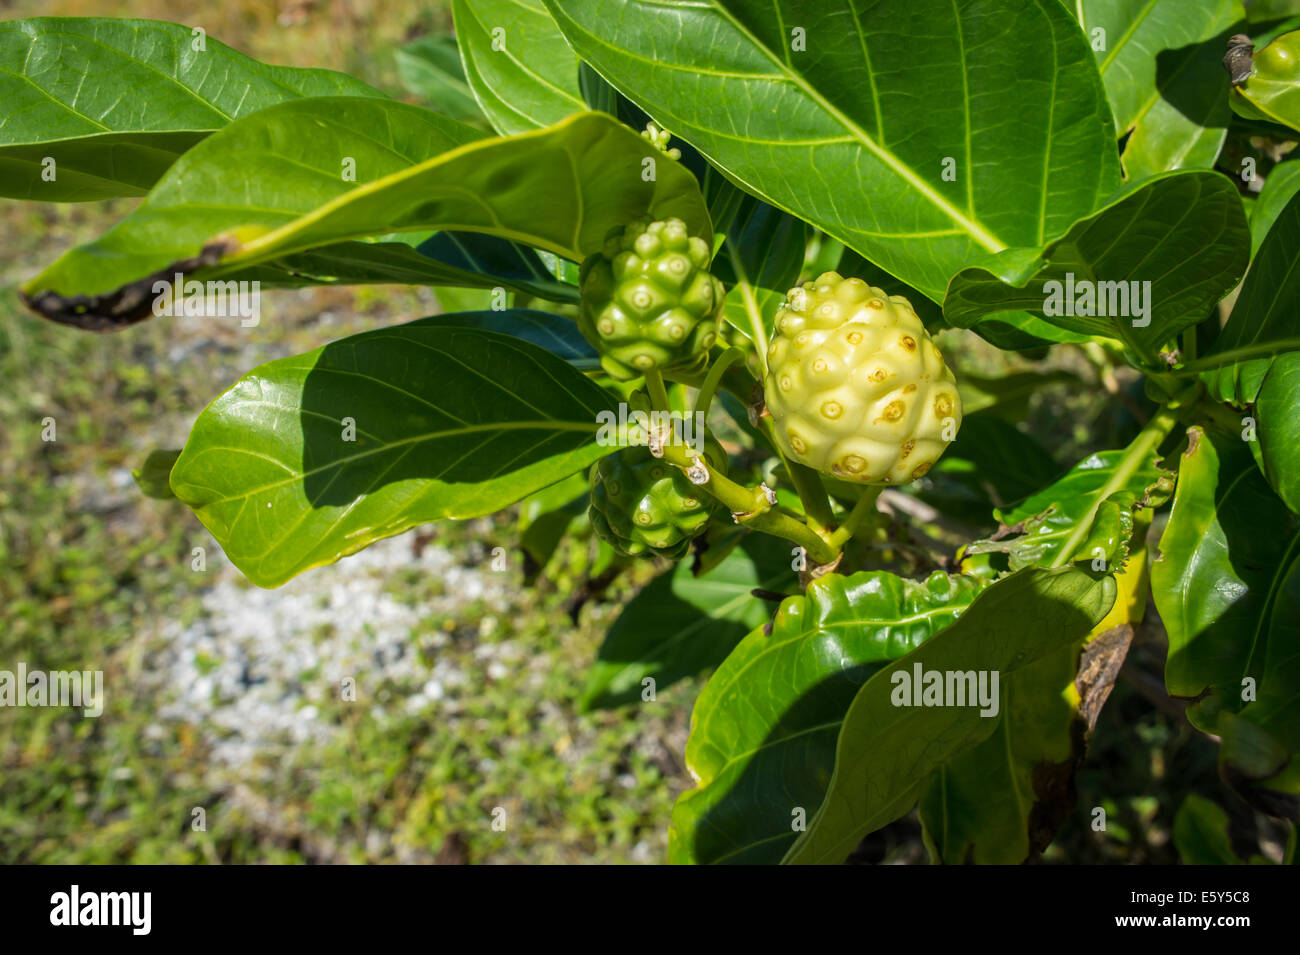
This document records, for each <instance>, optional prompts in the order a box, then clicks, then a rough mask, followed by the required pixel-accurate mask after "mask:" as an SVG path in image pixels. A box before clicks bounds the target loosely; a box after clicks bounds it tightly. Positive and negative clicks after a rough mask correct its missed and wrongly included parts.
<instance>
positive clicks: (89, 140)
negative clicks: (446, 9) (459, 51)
mask: <svg viewBox="0 0 1300 955" xmlns="http://www.w3.org/2000/svg"><path fill="white" fill-rule="evenodd" d="M196 42H197V41H196V38H195V37H194V35H193V33H192V31H191V30H190V28H189V27H184V26H180V25H179V24H175V23H162V22H160V21H156V20H116V19H114V20H109V19H94V18H80V17H61V18H47V17H41V18H37V19H31V20H10V21H8V22H5V23H0V102H2V103H4V121H3V122H0V196H6V197H9V198H13V199H39V200H41V201H44V202H84V201H87V200H91V199H110V198H113V197H115V196H142V195H144V194H145V193H146V192H148V191H149V189H150V188H151V187H152V186H153V184H154V183H155V182H157V181H158V179H159V178H161V176H162V175H163V173H164V172H166V171H167V168H168V167H169V166H170V165H171V164H172V163H173V162H175V161H176V158H177V157H178V156H180V155H181V154H182V153H183V152H185V151H186V150H187V149H189V148H190V147H191V146H193V145H194V144H195V143H197V142H199V141H200V140H202V139H203V138H204V137H205V136H207V135H208V134H209V133H211V132H212V131H214V130H217V129H220V128H222V127H223V126H225V125H227V124H228V123H230V122H232V121H234V120H236V119H239V118H240V117H241V116H247V115H248V114H250V113H253V112H256V111H257V110H259V109H264V108H265V107H267V106H271V105H273V104H275V103H280V102H283V101H285V100H289V99H296V98H298V97H302V96H376V97H378V96H382V95H383V94H382V93H380V92H379V91H378V90H375V89H372V88H371V87H369V86H367V85H366V84H365V83H362V82H361V81H360V80H356V79H353V78H352V77H350V76H347V75H345V74H343V73H335V72H334V71H332V70H303V69H294V68H291V67H284V66H268V65H267V64H265V63H259V62H257V61H256V60H252V59H249V58H248V57H246V56H244V55H243V54H242V53H238V52H236V51H235V50H232V49H231V48H230V47H228V46H226V45H225V44H224V43H220V42H218V41H217V40H214V39H212V38H211V37H206V36H205V37H203V38H202V46H203V48H202V49H195V45H196ZM47 157H49V158H52V159H53V160H54V161H55V179H54V180H53V181H51V182H46V181H45V179H44V178H43V175H42V174H43V172H44V169H45V167H44V165H43V164H44V162H45V160H46V158H47Z"/></svg>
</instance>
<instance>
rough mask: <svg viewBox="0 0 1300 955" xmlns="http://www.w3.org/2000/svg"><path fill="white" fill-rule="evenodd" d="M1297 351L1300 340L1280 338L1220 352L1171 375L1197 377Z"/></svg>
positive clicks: (1183, 366)
mask: <svg viewBox="0 0 1300 955" xmlns="http://www.w3.org/2000/svg"><path fill="white" fill-rule="evenodd" d="M1297 349H1300V338H1279V339H1277V340H1276V341H1272V342H1264V343H1261V344H1258V345H1246V346H1244V347H1242V348H1234V349H1232V350H1231V351H1225V352H1219V353H1218V354H1217V355H1207V356H1206V357H1204V358H1201V359H1198V360H1196V361H1190V362H1188V363H1187V364H1185V365H1181V366H1179V367H1178V368H1175V369H1174V370H1173V371H1171V372H1170V374H1171V375H1179V376H1185V375H1196V374H1200V373H1201V372H1203V371H1209V370H1211V369H1213V368H1222V367H1223V366H1224V365H1232V364H1235V363H1236V362H1239V361H1241V360H1243V359H1246V358H1266V357H1267V356H1269V355H1277V354H1280V353H1281V352H1286V351H1295V350H1297Z"/></svg>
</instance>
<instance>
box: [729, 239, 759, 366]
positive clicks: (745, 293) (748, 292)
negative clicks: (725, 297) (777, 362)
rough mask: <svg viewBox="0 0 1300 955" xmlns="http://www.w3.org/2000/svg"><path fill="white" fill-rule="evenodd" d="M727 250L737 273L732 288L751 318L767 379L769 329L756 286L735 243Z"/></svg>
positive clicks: (755, 348)
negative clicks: (757, 295)
mask: <svg viewBox="0 0 1300 955" xmlns="http://www.w3.org/2000/svg"><path fill="white" fill-rule="evenodd" d="M726 250H727V258H728V259H730V260H731V268H732V270H733V271H734V272H735V273H736V284H735V285H733V286H732V291H736V290H739V292H740V298H741V300H742V301H743V302H744V305H745V314H746V315H747V316H748V317H749V329H750V332H751V333H752V334H751V336H750V338H751V340H752V341H753V342H754V351H755V352H756V353H757V355H758V368H759V373H760V374H761V375H762V376H763V377H764V378H766V377H767V327H766V326H765V325H764V324H763V312H762V310H761V309H760V308H759V307H758V299H757V298H756V297H755V296H754V286H753V285H752V284H751V283H750V281H749V274H748V273H747V272H746V271H745V264H744V263H743V262H742V261H741V260H740V253H739V251H737V249H736V245H735V243H734V242H728V243H727V244H726Z"/></svg>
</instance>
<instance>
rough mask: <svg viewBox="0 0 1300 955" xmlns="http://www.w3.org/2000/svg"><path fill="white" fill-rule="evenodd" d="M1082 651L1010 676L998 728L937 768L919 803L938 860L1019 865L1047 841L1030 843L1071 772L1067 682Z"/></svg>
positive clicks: (1074, 650)
mask: <svg viewBox="0 0 1300 955" xmlns="http://www.w3.org/2000/svg"><path fill="white" fill-rule="evenodd" d="M1078 655H1079V651H1078V647H1076V646H1069V647H1065V648H1064V649H1061V650H1057V651H1055V652H1054V653H1051V654H1049V655H1047V656H1046V657H1044V658H1042V659H1041V660H1037V661H1035V662H1034V663H1031V664H1029V665H1028V666H1026V667H1024V668H1023V669H1021V670H1019V671H1017V672H1016V673H1014V674H1011V675H1010V676H1008V677H1006V678H1005V679H1006V683H1005V693H1006V696H1005V698H1004V701H1003V711H1002V712H1001V713H999V715H998V721H997V724H998V725H997V727H996V729H994V731H993V735H992V736H989V737H988V738H987V739H985V740H984V741H983V742H981V743H978V744H977V745H975V746H974V747H972V748H971V749H968V750H966V751H965V752H964V753H961V754H959V755H958V756H956V757H955V758H954V759H952V760H951V761H950V762H948V763H946V764H945V765H943V766H941V767H940V768H939V769H938V770H937V771H936V772H935V774H934V777H933V778H932V779H931V781H930V783H929V785H928V786H927V788H926V789H925V791H924V793H923V794H922V796H921V798H920V803H919V810H920V816H921V821H922V824H923V825H924V826H925V837H926V844H927V845H928V847H929V848H930V853H931V855H932V857H933V858H934V859H936V860H937V861H941V862H945V863H949V864H957V863H963V862H973V863H975V864H977V865H1019V864H1020V863H1021V862H1024V861H1025V859H1026V858H1027V857H1028V856H1029V853H1030V850H1031V848H1033V849H1041V848H1042V847H1041V846H1038V845H1032V844H1031V842H1030V822H1031V819H1032V817H1033V814H1034V812H1035V809H1036V808H1037V807H1038V806H1039V804H1040V802H1042V803H1050V802H1052V801H1055V800H1057V799H1060V798H1061V797H1062V796H1063V795H1064V793H1062V792H1060V791H1054V787H1055V786H1056V785H1057V784H1060V783H1063V782H1064V781H1065V780H1068V779H1069V776H1070V770H1071V765H1072V761H1073V758H1074V755H1075V754H1074V747H1073V745H1072V742H1073V741H1072V739H1071V736H1070V729H1071V725H1072V723H1073V722H1074V719H1075V710H1074V707H1073V706H1071V705H1070V702H1069V700H1068V699H1067V698H1066V695H1065V689H1066V687H1068V686H1069V685H1070V682H1071V681H1072V680H1073V679H1074V673H1075V666H1076V663H1077V660H1078ZM1053 808H1056V807H1053Z"/></svg>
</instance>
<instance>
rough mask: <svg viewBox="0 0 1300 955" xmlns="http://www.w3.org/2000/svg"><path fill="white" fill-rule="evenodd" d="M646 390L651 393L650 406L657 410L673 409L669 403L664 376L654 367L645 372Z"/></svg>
mask: <svg viewBox="0 0 1300 955" xmlns="http://www.w3.org/2000/svg"><path fill="white" fill-rule="evenodd" d="M645 387H646V391H648V392H649V393H650V407H651V408H652V409H654V410H655V411H671V410H672V405H670V404H669V403H668V390H667V389H666V388H664V376H663V375H661V374H659V369H657V368H654V369H651V370H650V371H647V372H646V373H645Z"/></svg>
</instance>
